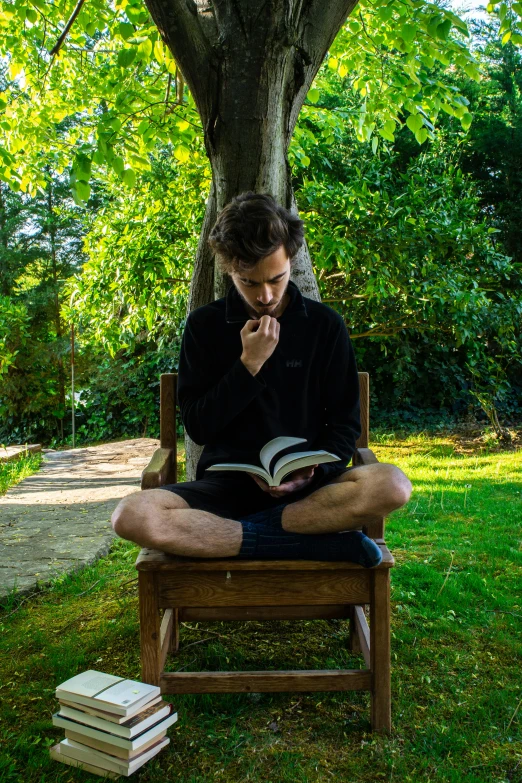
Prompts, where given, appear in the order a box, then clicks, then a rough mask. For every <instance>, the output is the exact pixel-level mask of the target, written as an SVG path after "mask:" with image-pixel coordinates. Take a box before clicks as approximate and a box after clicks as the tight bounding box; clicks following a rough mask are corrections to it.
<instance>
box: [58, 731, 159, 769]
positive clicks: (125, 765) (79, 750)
mask: <svg viewBox="0 0 522 783" xmlns="http://www.w3.org/2000/svg"><path fill="white" fill-rule="evenodd" d="M169 742H170V740H169V738H168V737H165V738H164V739H163V740H161V741H160V742H158V743H157V745H154V746H153V747H152V748H149V750H146V751H145V752H144V753H142V754H141V756H140V757H139V758H137V759H134V760H133V761H128V762H126V761H123V760H118V759H117V758H115V757H114V756H109V755H108V754H107V753H103V752H102V751H99V750H94V749H93V748H87V747H86V746H85V745H81V744H80V743H79V742H74V741H73V740H69V739H64V740H62V741H61V742H60V751H61V753H63V754H64V756H69V758H73V759H76V760H77V761H84V762H86V763H87V764H94V765H95V766H97V767H101V768H102V769H108V770H110V771H111V772H118V773H119V774H120V775H125V777H129V775H132V773H133V772H135V771H136V770H137V769H139V768H140V767H142V766H143V765H144V764H146V763H147V761H150V759H151V758H154V756H156V755H157V754H158V753H159V752H160V750H163V748H165V747H166V746H167V745H168V744H169Z"/></svg>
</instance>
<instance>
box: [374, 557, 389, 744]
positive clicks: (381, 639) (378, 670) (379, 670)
mask: <svg viewBox="0 0 522 783" xmlns="http://www.w3.org/2000/svg"><path fill="white" fill-rule="evenodd" d="M370 599H371V600H370V662H371V670H372V706H371V722H372V730H373V731H381V732H387V731H391V670H390V668H391V667H390V664H391V661H390V655H391V652H390V572H389V569H387V568H386V569H385V568H383V569H379V570H376V571H373V573H371V575H370Z"/></svg>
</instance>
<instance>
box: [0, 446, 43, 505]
mask: <svg viewBox="0 0 522 783" xmlns="http://www.w3.org/2000/svg"><path fill="white" fill-rule="evenodd" d="M41 464H42V455H41V454H40V453H38V452H37V453H36V454H27V455H26V456H23V457H20V458H19V459H17V460H13V461H12V462H0V495H5V493H6V492H7V490H8V489H9V487H12V486H14V484H18V482H19V481H22V479H24V478H27V476H32V474H33V473H37V472H38V470H39V469H40V465H41Z"/></svg>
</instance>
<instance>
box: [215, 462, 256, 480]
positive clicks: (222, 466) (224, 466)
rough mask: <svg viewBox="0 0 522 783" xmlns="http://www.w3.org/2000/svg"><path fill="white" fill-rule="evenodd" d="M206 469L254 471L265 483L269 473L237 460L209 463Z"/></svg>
mask: <svg viewBox="0 0 522 783" xmlns="http://www.w3.org/2000/svg"><path fill="white" fill-rule="evenodd" d="M206 470H240V471H243V472H245V471H246V472H247V473H255V474H256V476H261V478H262V479H264V480H265V481H266V482H267V483H268V481H269V480H270V474H269V473H267V472H266V470H263V468H258V467H257V465H242V464H240V463H238V462H220V463H219V464H218V465H211V466H210V468H206Z"/></svg>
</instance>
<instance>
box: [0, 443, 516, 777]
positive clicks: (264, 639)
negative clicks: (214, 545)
mask: <svg viewBox="0 0 522 783" xmlns="http://www.w3.org/2000/svg"><path fill="white" fill-rule="evenodd" d="M379 441H380V442H378V443H377V444H376V445H375V447H374V448H375V451H376V453H377V455H378V457H379V459H380V460H381V461H382V462H393V463H395V464H397V465H399V466H400V467H401V468H403V470H405V472H406V473H407V474H408V475H409V476H410V478H411V479H412V481H413V483H414V494H413V495H412V498H411V500H410V503H409V504H408V506H407V507H405V508H403V509H401V510H400V511H398V512H396V513H394V514H392V515H391V517H390V518H389V520H388V525H387V536H386V537H387V543H388V545H389V547H390V549H391V550H392V552H393V553H394V555H395V557H396V561H397V565H396V567H395V568H394V569H393V571H392V698H393V702H392V710H393V732H392V734H391V735H390V736H376V735H372V734H371V733H370V724H369V695H368V694H363V693H348V694H342V693H332V694H327V693H319V694H292V693H289V694H261V695H257V694H251V695H232V694H224V695H205V696H192V695H188V696H180V697H168V699H169V700H170V701H172V702H173V703H174V704H175V705H176V708H177V710H178V713H179V721H178V723H177V724H176V725H175V727H173V728H172V729H171V730H170V731H169V735H170V737H171V744H170V745H169V746H168V748H167V749H166V750H165V751H163V753H162V754H161V755H160V756H159V757H158V759H157V760H155V761H153V762H152V763H150V764H148V765H146V766H145V767H144V768H143V770H142V771H140V772H139V773H137V775H138V777H139V780H140V781H142V782H146V783H149V782H150V783H160V781H161V783H163V781H165V780H168V781H183V783H207V781H208V782H209V783H210V781H223V782H226V783H228V782H229V781H238V782H239V781H241V783H243V781H254V782H257V781H259V783H261V781H263V783H267V782H269V783H286V782H288V783H294V782H295V781H299V782H301V781H302V782H303V783H304V782H305V781H331V780H332V781H347V782H349V783H352V781H353V782H355V781H365V782H367V783H370V782H371V783H373V782H374V781H381V780H382V781H387V782H388V781H389V782H390V783H408V782H409V781H423V783H424V782H425V783H429V782H433V783H435V782H436V783H445V782H446V781H448V783H457V781H466V783H478V781H484V782H487V783H492V782H493V781H494V782H495V783H501V782H502V783H504V782H505V783H508V782H509V783H516V782H517V781H522V749H521V745H520V740H521V739H522V731H521V721H522V706H520V709H519V710H518V713H516V709H517V705H520V702H521V699H522V685H521V682H520V660H521V652H522V649H521V648H522V645H521V634H520V631H521V629H522V605H521V604H522V597H521V593H522V590H521V586H522V580H521V578H520V566H521V563H522V555H521V550H520V539H521V533H520V530H521V527H520V523H521V517H522V503H521V497H522V496H521V490H522V486H521V483H520V475H521V474H520V468H521V466H522V452H507V451H505V452H490V453H487V452H483V453H475V454H459V453H458V449H457V448H456V446H455V444H454V443H453V442H452V441H451V440H450V439H449V438H444V437H438V438H428V437H426V436H417V437H414V436H409V437H408V438H407V439H405V440H398V439H395V440H393V441H390V440H389V439H386V438H384V437H380V438H379ZM136 555H137V547H134V546H133V545H131V544H129V543H127V542H123V541H117V542H116V543H115V544H114V547H113V549H112V551H111V553H110V555H109V556H108V557H107V558H105V559H103V560H102V561H99V562H98V563H96V564H95V565H93V566H92V567H90V568H86V569H85V570H83V571H81V572H79V573H76V574H74V575H71V576H64V577H63V578H61V579H58V580H56V581H55V582H54V584H53V586H52V588H51V589H49V590H47V591H44V592H42V593H41V595H40V596H38V597H36V598H34V599H32V600H30V601H27V602H26V603H25V604H23V605H21V606H19V607H18V608H17V606H16V604H14V603H13V604H12V605H11V606H10V607H9V608H7V610H6V611H5V613H4V617H3V622H1V624H0V632H1V633H0V683H1V690H0V702H1V704H2V707H1V709H2V712H1V717H2V722H1V724H0V726H1V729H0V732H1V734H0V736H1V744H0V780H1V781H2V783H4V781H5V783H11V781H13V782H14V781H17V782H18V781H24V783H33V782H34V783H55V781H56V782H57V781H94V780H96V778H95V777H93V776H92V775H89V774H88V773H83V772H80V771H72V770H71V768H69V767H65V766H62V765H59V764H56V763H51V762H50V761H49V760H48V757H47V747H48V746H49V745H51V744H54V743H55V742H57V741H58V740H59V739H60V738H61V737H62V736H63V733H62V732H61V730H58V729H55V728H54V727H53V726H52V723H51V715H52V713H53V712H54V711H55V710H56V706H57V702H56V701H55V700H54V697H53V694H54V688H55V686H56V684H57V683H59V682H61V681H63V680H65V679H66V678H68V677H70V676H72V675H73V674H75V673H77V672H78V671H81V670H82V669H87V668H95V669H100V670H102V671H107V672H114V673H118V674H122V675H127V676H129V677H133V678H139V642H138V619H137V590H136V572H135V570H134V561H135V558H136ZM347 636H348V627H347V622H345V621H342V620H339V621H337V620H333V621H310V622H296V621H293V622H272V623H258V622H249V623H244V624H234V623H213V624H211V623H190V624H186V625H184V626H183V627H182V647H181V650H180V653H179V655H178V656H177V657H176V658H172V659H171V661H170V667H171V668H172V669H178V668H183V669H184V670H185V671H187V670H191V669H205V668H207V669H209V670H217V669H220V668H227V669H234V668H245V669H248V668H250V669H256V668H265V667H266V668H317V667H325V668H326V667H332V668H334V667H352V666H355V667H359V666H362V665H363V664H362V659H360V658H359V657H357V656H353V655H352V654H351V653H349V652H348V651H347ZM515 713H516V714H515Z"/></svg>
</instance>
